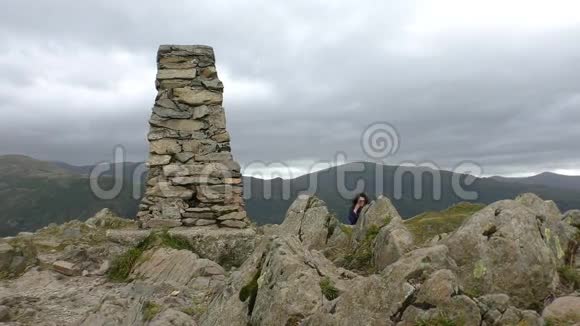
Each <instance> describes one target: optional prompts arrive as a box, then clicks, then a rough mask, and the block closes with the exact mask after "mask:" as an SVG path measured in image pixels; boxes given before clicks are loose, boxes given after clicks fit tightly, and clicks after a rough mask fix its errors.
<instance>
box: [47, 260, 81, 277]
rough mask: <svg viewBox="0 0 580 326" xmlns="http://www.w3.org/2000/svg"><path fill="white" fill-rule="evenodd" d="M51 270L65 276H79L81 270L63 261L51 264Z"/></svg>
mask: <svg viewBox="0 0 580 326" xmlns="http://www.w3.org/2000/svg"><path fill="white" fill-rule="evenodd" d="M52 269H53V270H54V271H56V272H59V273H61V274H63V275H67V276H78V275H80V274H81V270H80V269H79V268H77V266H75V264H74V263H71V262H68V261H63V260H59V261H55V262H54V263H53V264H52Z"/></svg>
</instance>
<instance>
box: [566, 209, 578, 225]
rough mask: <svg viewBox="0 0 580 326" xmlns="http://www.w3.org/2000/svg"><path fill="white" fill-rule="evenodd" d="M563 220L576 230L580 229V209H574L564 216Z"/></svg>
mask: <svg viewBox="0 0 580 326" xmlns="http://www.w3.org/2000/svg"><path fill="white" fill-rule="evenodd" d="M562 220H563V221H564V222H565V223H567V224H569V225H571V226H573V227H576V228H579V229H580V209H572V210H569V211H567V212H566V213H565V214H564V217H563V218H562Z"/></svg>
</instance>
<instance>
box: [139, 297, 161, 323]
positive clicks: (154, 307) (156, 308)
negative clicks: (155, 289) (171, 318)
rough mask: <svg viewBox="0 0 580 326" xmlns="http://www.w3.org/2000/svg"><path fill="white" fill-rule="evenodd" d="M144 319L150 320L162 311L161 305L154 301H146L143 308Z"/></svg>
mask: <svg viewBox="0 0 580 326" xmlns="http://www.w3.org/2000/svg"><path fill="white" fill-rule="evenodd" d="M141 312H142V314H143V321H150V320H152V319H153V318H155V316H157V314H158V313H160V312H161V306H160V305H158V304H156V303H155V302H153V301H145V303H144V304H143V309H142V311H141Z"/></svg>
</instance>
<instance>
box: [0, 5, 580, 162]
mask: <svg viewBox="0 0 580 326" xmlns="http://www.w3.org/2000/svg"><path fill="white" fill-rule="evenodd" d="M158 4H159V3H156V2H150V1H141V2H123V1H121V2H119V1H105V0H103V1H94V2H91V4H90V5H88V4H86V3H84V2H74V1H64V0H60V1H51V2H40V3H38V2H32V1H19V2H15V3H13V4H11V5H10V6H7V7H8V8H6V10H4V11H3V12H2V13H0V41H1V42H0V69H1V70H2V74H0V85H2V86H7V87H6V88H4V87H3V88H4V91H3V90H0V96H1V97H2V99H1V102H2V103H0V110H2V113H4V116H5V118H4V119H3V120H2V121H0V128H1V129H0V137H2V139H5V141H3V142H2V143H1V144H0V153H14V152H18V153H25V154H29V155H32V156H35V157H39V158H43V159H54V160H63V161H67V162H70V163H78V164H89V163H94V162H98V161H101V160H104V159H110V156H111V153H112V149H113V146H114V145H116V144H122V145H123V146H124V147H125V148H126V149H127V153H128V159H130V160H142V159H144V158H145V156H146V142H145V133H146V129H147V126H146V121H147V117H148V115H149V110H150V105H151V104H152V102H153V97H154V94H155V91H154V88H153V75H152V73H151V74H150V80H147V81H143V80H142V79H144V78H146V77H147V76H148V75H147V74H148V71H154V69H155V64H154V60H155V51H156V48H157V45H158V44H160V43H187V44H194V43H205V44H210V45H212V46H214V48H215V50H216V56H217V61H218V70H219V71H222V72H225V71H227V73H228V78H231V79H232V80H234V81H236V82H237V83H243V81H244V80H250V81H258V82H259V83H262V84H263V85H266V86H268V89H271V93H268V94H266V95H264V96H257V95H252V93H251V88H250V91H249V93H250V94H249V95H247V96H246V95H244V96H243V98H242V97H240V96H238V95H235V94H239V92H238V93H236V90H235V89H231V91H229V89H230V88H235V87H236V86H235V85H228V84H227V83H226V85H225V92H226V93H225V105H226V112H227V115H228V116H227V119H228V127H229V129H230V132H231V134H232V138H233V140H232V146H233V149H234V154H235V156H236V157H237V158H238V159H239V160H240V161H242V163H248V162H251V161H254V160H263V161H266V162H274V161H285V162H289V161H297V160H303V161H308V160H312V161H317V160H329V159H332V158H333V156H334V155H335V154H336V152H339V151H340V152H345V153H347V154H348V157H349V159H353V160H359V159H365V158H366V156H365V155H364V153H362V150H361V148H360V135H361V133H362V131H363V130H364V128H365V127H366V126H368V125H369V124H370V123H372V122H375V121H387V122H389V123H391V124H393V125H394V126H395V127H396V128H397V130H398V132H399V134H400V136H401V147H400V150H399V152H398V153H397V155H396V156H393V157H389V158H388V162H389V163H391V164H395V163H397V162H401V161H405V160H415V161H418V162H420V161H434V162H436V163H437V164H439V165H440V166H441V167H442V168H452V167H453V166H454V165H456V164H457V163H458V162H461V161H463V160H473V161H476V162H478V163H480V164H481V165H483V166H484V168H485V170H486V172H488V173H521V172H537V171H541V170H548V169H558V168H570V167H573V166H574V162H578V159H579V158H580V153H579V152H578V150H577V139H578V137H579V136H580V129H579V128H577V127H576V126H577V125H578V123H580V110H579V107H578V106H579V105H580V90H579V89H578V85H580V75H578V74H577V71H578V70H579V68H580V64H579V63H578V60H577V58H578V57H579V56H580V45H579V44H578V42H576V40H577V38H578V36H579V35H580V26H578V25H576V26H572V27H570V28H568V29H554V30H547V31H546V32H544V33H533V32H525V33H524V32H517V31H503V30H495V29H492V30H482V31H469V30H466V31H456V30H452V31H447V32H443V33H439V34H437V33H435V34H433V35H427V36H416V35H414V34H412V33H410V32H408V29H407V27H408V25H409V24H410V22H411V21H412V19H413V13H414V10H415V9H416V6H417V5H418V4H420V2H415V1H399V2H390V3H388V4H387V3H385V4H380V5H378V4H376V3H374V4H373V3H367V4H365V3H357V4H356V6H354V5H353V4H349V3H348V2H332V3H318V2H312V1H308V2H307V1H293V2H288V3H282V4H280V3H279V4H274V3H271V2H265V1H252V2H244V3H241V2H240V3H236V2H225V1H212V2H198V1H196V2H189V1H175V2H174V1H169V2H164V4H163V5H162V6H160V5H158ZM351 5H352V6H353V7H351ZM529 33H532V34H529ZM115 53H120V54H123V53H125V54H127V56H128V57H129V61H128V62H121V63H119V62H117V61H115V60H116V59H115V57H114V55H115ZM3 58H4V60H3ZM59 58H60V59H59ZM101 61H103V62H101ZM47 65H49V67H47ZM141 71H143V72H142V73H139V72H141ZM128 74H138V76H135V78H134V79H135V80H132V79H131V78H130V76H129V77H128V76H127V75H128ZM39 78H40V79H44V80H46V81H48V83H47V84H46V85H41V86H38V85H36V87H33V88H30V84H34V83H35V82H38V79H39ZM119 81H124V82H125V84H123V85H119ZM143 85H144V86H143ZM57 87H60V88H58V89H57ZM119 87H123V88H125V89H126V92H127V93H123V92H119V90H118V88H119ZM132 87H135V88H137V89H138V91H133V90H132ZM142 87H147V88H146V89H145V90H141V88H142ZM68 89H70V90H71V91H70V92H67V90H68ZM32 91H33V92H39V93H40V94H33V93H30V92H32ZM76 92H79V93H80V94H81V96H83V97H82V99H83V101H84V102H82V103H78V98H79V94H76ZM50 94H56V95H54V96H50ZM82 94H84V95H82ZM91 94H94V96H95V97H96V98H95V99H94V101H91V100H89V99H86V100H85V98H86V97H90V95H91ZM127 94H129V95H127ZM31 96H32V97H35V96H40V98H42V99H46V101H33V100H31V99H30V98H28V97H31ZM91 102H92V103H91ZM39 106H42V108H39ZM75 110H77V111H78V113H74V112H76V111H75ZM31 112H32V114H31ZM6 140H9V141H6Z"/></svg>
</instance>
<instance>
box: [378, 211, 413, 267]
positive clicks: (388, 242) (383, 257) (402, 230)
mask: <svg viewBox="0 0 580 326" xmlns="http://www.w3.org/2000/svg"><path fill="white" fill-rule="evenodd" d="M412 247H413V236H412V234H411V232H409V230H407V228H406V227H405V225H404V224H403V223H402V221H400V220H398V219H393V220H392V221H391V222H390V223H389V224H388V225H386V226H384V227H383V228H381V230H380V231H379V233H378V235H377V237H376V238H375V242H374V248H373V264H374V267H375V269H376V270H382V269H384V268H385V267H386V266H388V265H390V264H392V263H394V262H395V261H397V260H398V259H399V258H400V257H401V256H402V255H403V254H404V253H406V252H408V251H409V250H411V249H412Z"/></svg>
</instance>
